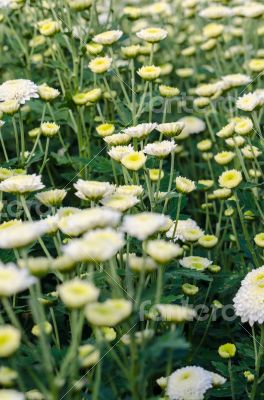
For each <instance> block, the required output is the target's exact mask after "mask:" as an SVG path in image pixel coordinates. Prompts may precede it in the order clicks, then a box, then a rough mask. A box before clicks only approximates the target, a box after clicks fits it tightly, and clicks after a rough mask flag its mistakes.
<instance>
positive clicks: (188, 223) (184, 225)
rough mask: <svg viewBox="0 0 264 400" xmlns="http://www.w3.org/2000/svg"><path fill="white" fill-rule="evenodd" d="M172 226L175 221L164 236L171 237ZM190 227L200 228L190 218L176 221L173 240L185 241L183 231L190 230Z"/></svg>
mask: <svg viewBox="0 0 264 400" xmlns="http://www.w3.org/2000/svg"><path fill="white" fill-rule="evenodd" d="M174 227H175V222H174V224H173V225H172V226H171V227H170V229H169V231H168V232H167V233H166V236H167V237H168V238H170V239H171V238H172V237H173V232H174ZM191 229H200V228H199V226H198V225H197V223H196V222H195V221H193V220H192V219H190V218H189V219H186V220H179V221H178V222H177V227H176V232H175V237H174V240H181V241H182V242H185V241H186V240H187V239H186V237H185V232H186V231H190V230H191Z"/></svg>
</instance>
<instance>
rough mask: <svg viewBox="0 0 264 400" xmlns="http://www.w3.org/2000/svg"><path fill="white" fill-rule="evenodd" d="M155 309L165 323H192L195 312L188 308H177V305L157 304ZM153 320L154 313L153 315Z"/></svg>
mask: <svg viewBox="0 0 264 400" xmlns="http://www.w3.org/2000/svg"><path fill="white" fill-rule="evenodd" d="M155 309H157V311H158V312H159V314H160V316H161V318H162V320H164V321H167V322H174V323H175V322H176V323H180V322H184V321H192V320H193V319H194V318H195V317H196V311H195V310H193V309H192V308H190V307H184V306H179V305H178V304H157V305H156V306H155ZM153 317H154V318H155V313H154V315H153Z"/></svg>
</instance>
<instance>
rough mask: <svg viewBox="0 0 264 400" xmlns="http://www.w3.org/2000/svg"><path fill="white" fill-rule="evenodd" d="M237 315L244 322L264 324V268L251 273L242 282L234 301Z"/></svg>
mask: <svg viewBox="0 0 264 400" xmlns="http://www.w3.org/2000/svg"><path fill="white" fill-rule="evenodd" d="M233 302H234V308H235V313H236V315H237V316H238V317H241V321H242V322H248V323H249V324H250V325H251V326H252V325H253V324H254V323H258V324H263V322H264V308H263V302H264V266H262V267H260V268H257V269H254V270H253V271H251V272H249V273H248V274H247V275H246V277H245V278H244V280H243V281H242V282H241V287H240V288H239V290H238V292H237V294H236V296H235V298H234V300H233Z"/></svg>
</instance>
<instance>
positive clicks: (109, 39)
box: [93, 30, 123, 46]
mask: <svg viewBox="0 0 264 400" xmlns="http://www.w3.org/2000/svg"><path fill="white" fill-rule="evenodd" d="M122 35H123V32H122V31H118V30H113V31H107V32H102V33H99V34H98V35H96V36H94V37H93V42H95V43H99V44H102V45H104V46H106V45H111V44H113V43H115V42H117V41H118V40H119V39H120V38H121V36H122Z"/></svg>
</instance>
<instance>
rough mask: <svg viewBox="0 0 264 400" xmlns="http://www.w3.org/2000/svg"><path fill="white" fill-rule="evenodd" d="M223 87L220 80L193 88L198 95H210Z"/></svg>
mask: <svg viewBox="0 0 264 400" xmlns="http://www.w3.org/2000/svg"><path fill="white" fill-rule="evenodd" d="M222 89H223V84H222V82H221V81H219V82H215V83H206V84H202V85H200V86H198V87H197V88H196V90H195V93H196V94H197V96H200V97H211V96H214V95H215V94H216V93H217V92H221V90H222Z"/></svg>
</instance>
